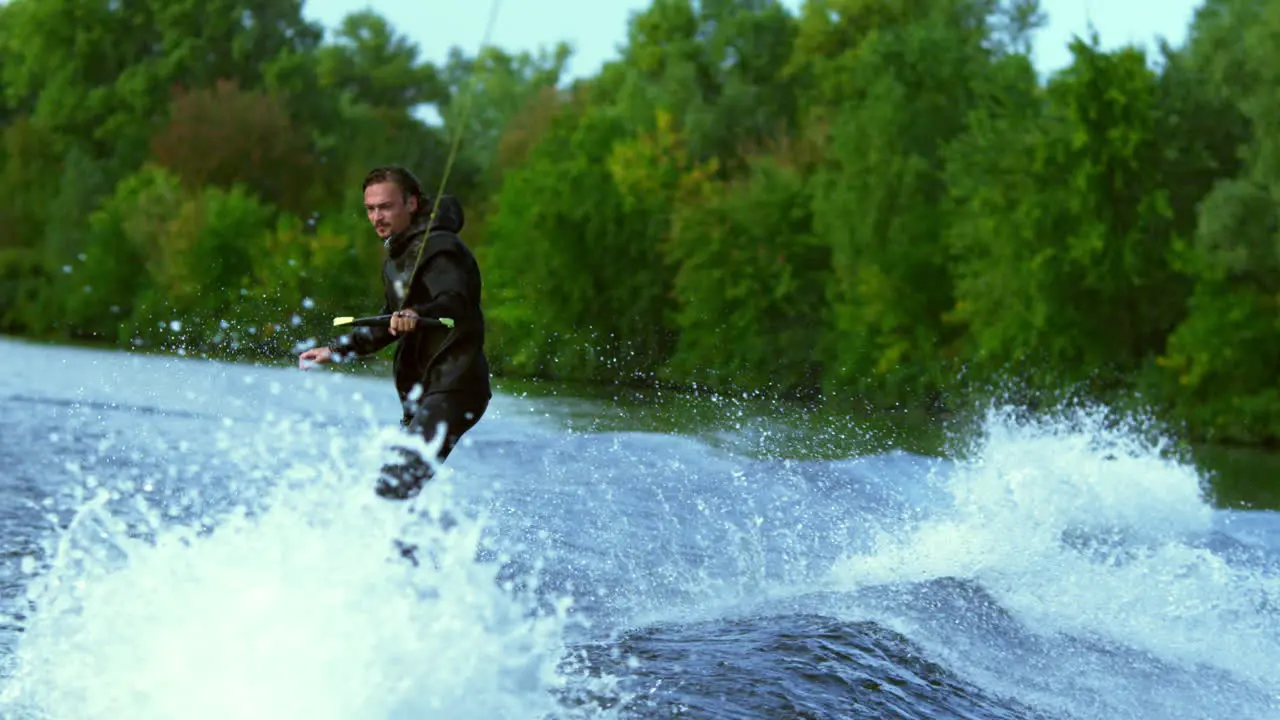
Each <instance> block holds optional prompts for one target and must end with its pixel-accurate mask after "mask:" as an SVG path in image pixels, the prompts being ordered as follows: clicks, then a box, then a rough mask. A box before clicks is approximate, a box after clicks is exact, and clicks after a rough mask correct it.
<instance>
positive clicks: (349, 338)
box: [329, 303, 399, 360]
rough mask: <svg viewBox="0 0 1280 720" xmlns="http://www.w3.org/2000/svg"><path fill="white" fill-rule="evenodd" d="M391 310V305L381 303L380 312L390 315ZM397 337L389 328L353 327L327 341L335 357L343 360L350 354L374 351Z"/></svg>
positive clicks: (365, 353)
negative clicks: (336, 337) (329, 341)
mask: <svg viewBox="0 0 1280 720" xmlns="http://www.w3.org/2000/svg"><path fill="white" fill-rule="evenodd" d="M391 312H392V310H391V307H390V306H388V305H387V304H386V303H383V305H382V313H381V314H383V315H390V314H391ZM398 339H399V338H397V337H396V336H395V335H392V334H391V329H390V328H384V327H354V328H351V330H350V332H347V333H345V334H344V335H342V336H341V337H339V338H338V339H336V340H334V341H333V342H331V343H329V349H330V350H331V351H333V354H334V355H335V359H337V360H343V359H345V358H346V357H348V356H351V355H370V354H373V353H376V352H378V351H379V350H381V349H382V348H384V347H386V346H388V345H390V344H391V343H393V342H395V341H396V340H398Z"/></svg>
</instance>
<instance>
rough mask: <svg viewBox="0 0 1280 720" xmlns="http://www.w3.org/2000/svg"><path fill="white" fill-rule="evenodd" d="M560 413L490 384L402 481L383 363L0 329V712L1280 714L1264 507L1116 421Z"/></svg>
mask: <svg viewBox="0 0 1280 720" xmlns="http://www.w3.org/2000/svg"><path fill="white" fill-rule="evenodd" d="M569 405H574V407H572V408H571V410H566V409H565V408H566V407H568V406H569ZM565 412H574V413H580V412H581V407H578V406H577V405H576V404H573V403H557V402H556V401H554V400H552V399H545V398H543V399H531V398H525V397H518V396H511V395H500V396H498V397H497V398H495V400H494V402H493V404H492V405H491V406H490V411H489V414H488V415H487V416H486V417H485V419H484V421H483V422H482V423H481V424H480V425H479V426H477V427H476V429H475V430H473V431H472V432H471V433H470V434H469V435H468V436H467V438H466V439H465V440H464V443H463V445H462V446H461V447H460V448H459V449H458V450H457V451H455V453H454V455H453V457H452V458H451V459H450V461H449V464H448V466H447V467H446V469H445V471H444V473H443V474H442V476H441V477H440V478H439V479H438V480H437V481H436V482H435V483H434V484H433V485H432V486H431V487H430V489H429V491H428V492H426V493H424V495H423V497H422V498H421V499H420V501H419V502H417V503H415V504H412V505H406V504H395V503H388V502H386V501H382V500H380V499H378V498H376V497H375V496H374V495H373V493H372V492H371V483H372V478H373V475H374V470H375V469H376V467H377V466H378V465H379V464H380V462H381V460H382V459H383V458H384V457H389V455H386V452H387V448H388V444H389V443H390V441H391V440H392V439H393V438H394V437H395V432H394V430H393V427H394V424H395V422H396V421H397V420H398V409H397V408H396V406H395V397H394V391H393V390H392V389H391V386H390V383H389V381H388V380H385V379H378V378H361V377H356V376H353V375H350V374H341V373H333V372H328V371H314V370H313V371H310V372H306V373H304V372H300V371H298V370H296V369H291V368H252V367H246V366H236V365H226V364H218V363H211V362H205V361H199V360H192V359H184V358H166V357H157V356H139V355H133V354H126V353H111V352H102V351H95V350H86V349H70V348H55V347H47V346H37V345H29V344H24V343H19V342H15V341H0V468H2V469H0V517H2V518H3V524H2V525H0V533H2V536H0V539H2V540H3V545H2V546H0V547H3V552H4V554H3V564H2V565H0V568H2V569H0V596H2V605H0V614H2V615H3V617H0V717H5V718H15V720H22V719H25V718H41V719H43V718H56V719H58V720H63V719H67V720H98V719H99V718H104V719H105V718H111V719H113V720H114V719H116V718H124V717H128V718H136V719H138V720H151V719H153V718H155V719H160V718H164V719H165V720H171V719H173V718H183V719H186V718H190V719H193V720H203V719H204V718H228V717H235V718H243V719H246V720H255V719H257V718H264V719H266V718H271V719H272V720H279V719H283V718H316V719H324V720H328V719H332V720H356V719H359V720H365V719H372V720H383V719H384V718H397V719H398V718H432V717H442V718H444V717H447V718H596V717H601V718H614V717H617V718H641V717H643V718H652V717H689V718H782V717H785V718H847V717H859V718H866V717H885V718H944V717H963V718H1063V719H1067V718H1106V719H1108V720H1117V719H1125V718H1165V717H1169V718H1274V717H1280V679H1277V677H1276V676H1275V673H1274V668H1275V667H1276V665H1277V662H1278V661H1280V636H1278V635H1277V625H1278V622H1280V609H1278V603H1280V558H1278V556H1277V553H1276V551H1277V548H1278V546H1280V523H1278V522H1277V519H1276V516H1275V514H1274V513H1271V512H1260V511H1252V512H1250V511H1238V510H1236V511H1225V510H1217V509H1214V508H1213V507H1211V506H1210V505H1208V504H1206V503H1205V501H1204V500H1203V497H1204V488H1203V487H1202V485H1203V482H1202V479H1201V478H1200V476H1199V475H1198V474H1197V473H1196V472H1195V471H1194V470H1193V469H1192V468H1191V467H1190V466H1186V465H1181V464H1178V463H1176V462H1172V461H1170V460H1167V459H1164V457H1163V455H1164V454H1163V453H1161V452H1159V450H1160V448H1159V447H1153V446H1151V445H1150V444H1148V443H1145V442H1141V441H1139V440H1138V437H1139V435H1138V433H1136V432H1134V431H1130V430H1127V429H1124V428H1122V427H1121V428H1117V427H1114V426H1112V425H1109V424H1107V423H1104V422H1103V421H1102V420H1101V419H1099V418H1096V417H1092V416H1089V415H1087V414H1085V415H1078V416H1075V417H1074V418H1068V419H1065V420H1064V419H1057V420H1049V419H1042V420H1040V421H1038V422H1027V421H1015V420H1014V419H1012V418H1011V417H1008V416H1005V415H1001V414H999V413H993V414H992V415H991V416H990V417H988V419H987V421H986V423H985V424H984V426H983V427H984V429H985V432H984V433H983V435H982V436H981V437H980V438H978V439H977V441H976V442H975V444H974V445H973V446H972V447H971V448H970V449H969V450H968V452H965V453H962V454H960V455H957V456H956V457H954V458H951V459H945V460H938V459H930V458H926V457H922V456H918V455H913V454H910V453H907V452H903V451H887V452H880V453H877V454H872V455H868V456H864V457H855V458H846V459H839V460H821V461H818V460H814V461H807V462H801V461H795V460H780V459H767V458H766V459H760V458H758V457H753V455H752V454H750V453H744V452H741V450H742V448H743V446H744V445H749V444H751V443H753V442H755V441H756V440H755V439H756V438H758V436H759V434H760V431H761V424H760V423H759V422H744V423H743V425H742V427H741V430H738V429H736V428H735V427H734V426H733V425H732V424H731V425H730V426H728V427H727V428H726V433H725V434H723V435H721V438H722V439H723V438H724V437H727V436H734V435H736V436H737V440H736V442H732V441H731V442H717V443H712V442H707V441H705V440H704V439H701V438H697V437H688V436H679V435H674V434H666V433H652V432H628V431H622V430H612V431H609V432H588V431H581V430H578V431H567V430H565V429H564V425H563V424H562V423H561V422H560V419H561V417H562V415H563V413H565ZM727 414H728V415H730V416H732V415H734V413H732V412H730V413H727ZM780 420H785V418H780ZM766 425H767V424H766ZM827 430H828V431H829V432H831V433H833V434H837V435H838V434H851V435H852V434H857V433H858V432H859V431H860V430H859V428H857V427H852V426H851V427H847V428H828V429H827ZM730 439H731V440H732V438H730ZM396 540H404V541H408V542H413V543H416V544H417V545H418V546H419V554H420V556H421V557H422V558H423V564H422V565H421V566H420V567H417V568H414V567H413V566H411V565H410V564H409V563H407V562H405V561H403V560H402V559H399V558H398V557H397V556H396V554H395V552H394V551H393V543H394V541H396Z"/></svg>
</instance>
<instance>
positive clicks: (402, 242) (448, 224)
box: [385, 195, 466, 257]
mask: <svg viewBox="0 0 1280 720" xmlns="http://www.w3.org/2000/svg"><path fill="white" fill-rule="evenodd" d="M435 212H436V216H435V217H434V218H431V215H430V212H429V211H428V212H427V213H425V214H423V215H420V216H419V219H418V220H417V221H416V222H414V223H413V224H412V225H410V226H409V227H407V228H405V229H404V230H403V231H402V232H398V233H396V234H395V235H392V236H391V237H389V238H387V239H386V243H385V244H386V246H387V249H388V250H390V251H391V257H399V256H400V255H401V254H402V253H403V252H404V251H405V248H407V247H408V246H409V244H410V243H412V242H413V240H414V238H416V237H417V236H418V235H421V234H422V233H423V232H424V231H426V230H430V231H431V232H450V233H453V234H454V235H457V234H458V233H460V232H462V226H463V225H465V224H466V216H465V215H464V214H463V212H462V203H460V202H458V198H456V197H454V196H452V195H441V196H440V201H439V202H437V203H436V207H435ZM428 219H430V220H431V225H430V227H428V226H427V221H428Z"/></svg>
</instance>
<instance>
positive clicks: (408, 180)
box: [360, 165, 431, 225]
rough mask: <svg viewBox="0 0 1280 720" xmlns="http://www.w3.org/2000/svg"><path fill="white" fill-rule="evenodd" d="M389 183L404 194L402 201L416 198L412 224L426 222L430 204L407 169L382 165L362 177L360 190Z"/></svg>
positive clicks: (419, 184) (429, 215)
mask: <svg viewBox="0 0 1280 720" xmlns="http://www.w3.org/2000/svg"><path fill="white" fill-rule="evenodd" d="M384 182H391V183H395V184H396V187H398V188H400V192H402V193H403V194H404V201H405V202H406V203H407V202H409V198H411V197H412V198H417V200H418V209H417V210H414V211H413V218H412V223H413V224H414V225H417V224H418V223H422V222H426V220H427V218H429V217H431V203H430V202H428V201H427V198H426V197H425V196H423V194H422V183H420V182H418V178H417V176H415V175H414V174H413V173H412V172H409V170H408V168H404V167H401V166H399V165H383V166H381V167H376V168H374V169H372V170H370V171H369V173H368V174H367V175H365V176H364V185H363V186H361V188H360V190H361V191H364V190H368V189H369V186H370V185H377V184H378V183H384Z"/></svg>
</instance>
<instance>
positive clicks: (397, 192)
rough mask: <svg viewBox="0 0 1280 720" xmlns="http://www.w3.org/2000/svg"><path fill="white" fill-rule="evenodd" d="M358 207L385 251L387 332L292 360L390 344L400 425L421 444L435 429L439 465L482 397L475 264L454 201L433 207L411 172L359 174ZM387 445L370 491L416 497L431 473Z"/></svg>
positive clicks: (476, 415)
mask: <svg viewBox="0 0 1280 720" xmlns="http://www.w3.org/2000/svg"><path fill="white" fill-rule="evenodd" d="M364 206H365V212H366V213H368V216H369V222H370V223H371V224H372V225H373V229H374V232H376V233H377V234H378V236H379V237H381V238H382V240H383V242H384V244H385V245H386V247H387V257H386V258H385V260H384V261H383V265H382V281H383V286H384V293H385V305H384V307H383V310H382V314H384V315H392V319H391V324H390V327H388V328H369V327H358V328H354V329H353V330H352V331H351V332H350V333H349V334H348V335H346V336H343V337H341V338H339V339H338V340H337V341H336V342H334V343H332V344H331V345H330V346H328V347H319V348H313V349H311V350H307V351H306V352H304V353H302V354H301V356H300V357H301V359H303V360H308V361H311V362H316V363H326V362H331V361H341V360H343V359H345V358H346V357H348V356H356V355H368V354H371V353H375V352H377V351H379V350H381V349H382V348H384V347H386V346H387V345H390V344H391V343H393V342H395V341H396V340H399V341H400V344H399V346H397V347H396V353H395V366H394V367H395V371H394V374H395V385H396V391H397V393H398V394H399V396H400V403H401V406H402V407H403V409H404V417H403V418H402V420H401V426H402V427H404V428H405V429H407V430H408V431H410V432H414V433H417V434H419V435H421V436H422V437H423V439H424V440H426V441H427V442H428V444H430V443H431V441H432V440H433V439H434V438H435V436H436V434H437V433H438V432H444V433H445V435H444V442H443V444H442V445H441V446H440V450H439V451H438V453H437V454H436V460H437V462H444V460H445V458H447V457H448V456H449V454H450V453H451V452H452V451H453V448H454V446H455V445H457V443H458V440H459V439H460V438H461V437H462V435H463V433H465V432H467V431H468V430H470V429H471V428H472V427H473V426H475V424H476V423H477V422H479V420H480V418H481V416H482V415H484V412H485V410H486V409H487V408H488V405H489V400H490V399H491V398H492V392H491V390H490V387H489V363H488V359H487V358H486V357H485V354H484V339H485V338H484V314H483V313H482V312H481V310H480V289H481V283H480V268H479V265H478V264H477V263H476V260H475V257H474V256H473V255H472V254H471V251H470V250H469V249H468V248H467V246H466V245H465V244H464V243H463V242H462V239H461V238H459V237H458V233H459V232H460V231H461V230H462V225H463V221H464V218H463V212H462V205H461V204H460V203H459V202H458V201H457V199H455V198H453V197H451V196H448V195H445V196H442V197H441V198H439V201H438V202H436V203H434V208H433V207H432V203H431V202H430V201H429V200H427V199H426V198H424V197H423V196H422V188H421V186H420V185H419V183H418V180H417V178H415V177H414V176H413V174H412V173H410V172H409V171H408V170H406V169H404V168H401V167H397V166H388V167H379V168H374V169H373V170H371V171H370V172H369V174H368V175H367V176H366V177H365V180H364ZM433 210H434V218H433V217H432V211H433ZM420 317H421V318H428V317H430V318H452V319H453V320H454V327H453V328H447V327H442V326H440V325H436V324H427V323H419V322H418V318H420ZM397 449H398V450H399V451H400V452H401V454H402V455H403V456H404V460H403V462H401V463H399V464H396V465H388V466H385V467H383V468H382V474H381V477H379V479H378V485H377V493H378V495H380V496H382V497H386V498H393V499H399V500H404V499H408V498H411V497H414V496H416V495H417V494H418V492H419V491H420V490H421V489H422V486H423V485H424V484H425V483H426V482H427V481H428V480H430V479H431V476H432V470H431V466H430V465H428V464H427V463H426V462H425V461H424V460H423V459H422V458H421V457H419V456H418V454H417V453H412V452H409V451H408V450H407V449H405V448H397Z"/></svg>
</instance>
